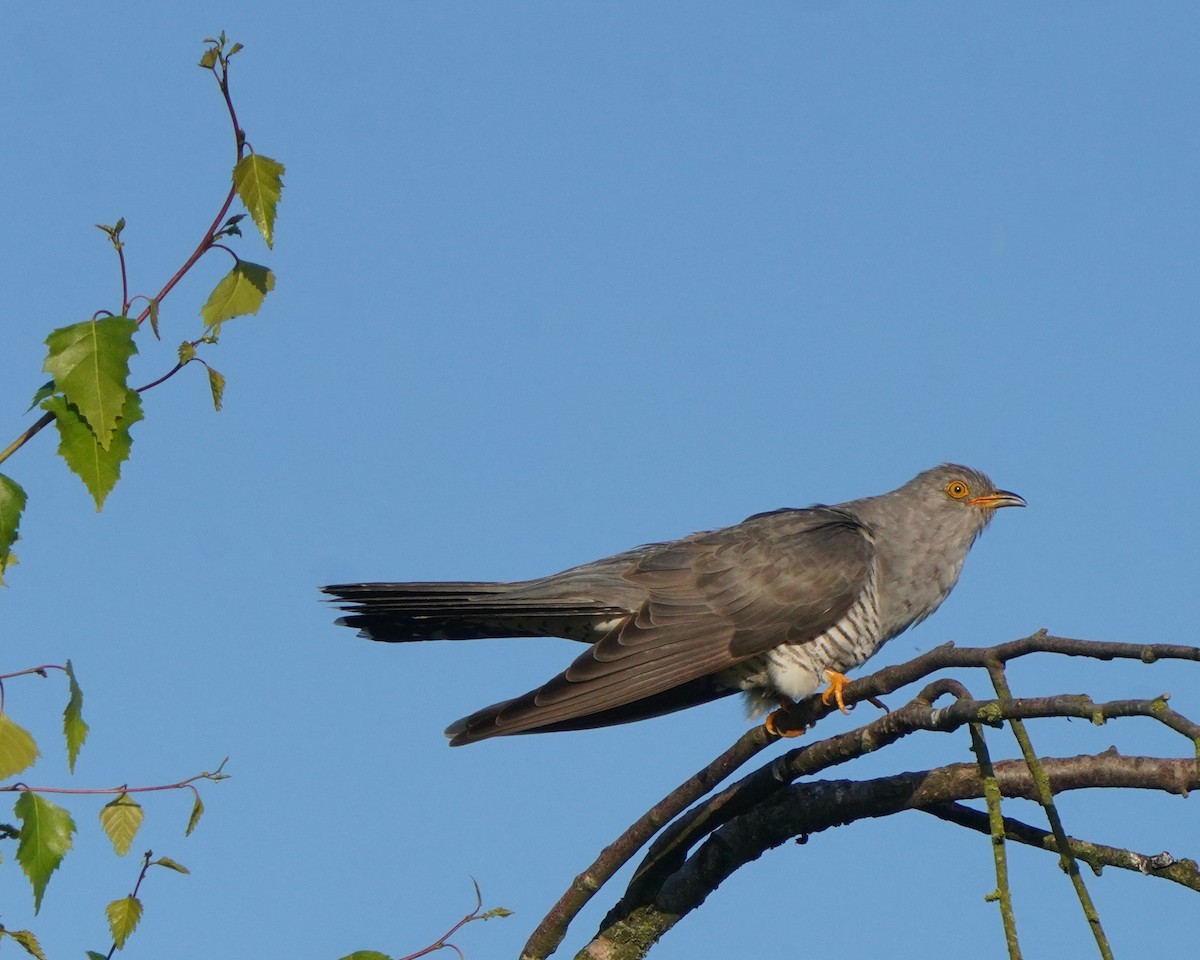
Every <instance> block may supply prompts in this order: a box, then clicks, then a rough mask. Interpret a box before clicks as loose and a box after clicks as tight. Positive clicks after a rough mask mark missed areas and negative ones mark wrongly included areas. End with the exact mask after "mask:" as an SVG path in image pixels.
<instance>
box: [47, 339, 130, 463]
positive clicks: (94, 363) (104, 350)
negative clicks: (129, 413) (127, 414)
mask: <svg viewBox="0 0 1200 960" xmlns="http://www.w3.org/2000/svg"><path fill="white" fill-rule="evenodd" d="M136 332H137V323H136V321H134V320H131V319H130V318H129V317H105V318H104V319H102V320H85V321H84V322H83V323H76V324H73V325H71V326H69V327H61V328H60V329H58V330H55V331H54V332H53V333H51V334H50V336H48V337H47V338H46V345H47V346H48V347H49V348H50V353H49V355H48V356H47V357H46V362H45V364H43V369H44V370H45V371H46V372H47V373H48V374H50V375H51V376H52V377H54V384H55V386H56V387H57V388H58V390H59V391H60V392H62V393H63V395H64V396H66V398H67V402H68V403H71V404H73V405H74V406H75V409H76V410H78V411H79V415H80V416H81V417H82V418H83V420H84V421H85V422H86V423H87V425H88V426H89V427H90V428H91V431H92V433H93V434H94V435H95V437H96V440H97V442H99V444H100V447H101V449H103V450H107V449H108V448H109V445H110V444H111V443H112V441H113V434H114V433H115V432H116V429H117V420H118V419H120V417H121V415H122V412H123V410H124V408H125V404H126V403H128V402H129V394H130V390H129V387H128V385H127V384H126V381H127V380H128V379H129V358H130V357H132V356H133V355H134V354H135V353H137V347H136V346H135V345H134V342H133V335H134V334H135V333H136Z"/></svg>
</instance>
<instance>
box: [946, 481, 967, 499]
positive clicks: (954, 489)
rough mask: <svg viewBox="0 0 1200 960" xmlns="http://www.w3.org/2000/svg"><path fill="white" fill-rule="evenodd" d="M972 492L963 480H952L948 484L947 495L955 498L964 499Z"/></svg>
mask: <svg viewBox="0 0 1200 960" xmlns="http://www.w3.org/2000/svg"><path fill="white" fill-rule="evenodd" d="M970 493H971V491H970V490H969V489H968V488H967V485H966V484H965V483H963V482H962V481H961V480H951V481H950V482H949V483H948V484H946V496H948V497H950V498H952V499H954V500H964V499H966V497H967V496H968V495H969V494H970Z"/></svg>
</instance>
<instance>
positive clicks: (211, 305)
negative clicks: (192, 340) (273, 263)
mask: <svg viewBox="0 0 1200 960" xmlns="http://www.w3.org/2000/svg"><path fill="white" fill-rule="evenodd" d="M274 289H275V274H273V273H272V272H271V271H270V270H268V269H267V268H266V267H264V266H261V265H260V264H257V263H250V262H249V261H247V260H239V261H238V262H237V264H236V265H235V266H234V268H233V269H232V270H230V271H229V272H228V273H227V274H225V276H224V277H222V278H221V282H220V283H218V284H217V285H216V286H215V287H214V288H213V292H212V293H211V294H209V297H208V301H207V302H206V303H205V304H204V306H203V307H201V308H200V316H201V317H203V318H204V325H205V326H206V327H217V326H220V325H221V324H222V323H224V322H225V321H226V320H232V319H233V318H234V317H240V316H244V315H245V314H248V313H258V308H259V307H261V306H262V302H263V299H264V298H265V297H266V295H267V294H268V293H269V292H270V291H272V290H274Z"/></svg>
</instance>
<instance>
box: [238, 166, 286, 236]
mask: <svg viewBox="0 0 1200 960" xmlns="http://www.w3.org/2000/svg"><path fill="white" fill-rule="evenodd" d="M283 174H284V166H283V164H282V163H280V162H279V161H278V160H272V159H271V158H270V157H264V156H263V155H262V154H261V153H248V154H246V156H244V157H242V159H241V160H239V161H238V162H237V166H236V167H234V168H233V187H234V189H235V190H237V194H238V196H239V197H241V200H242V203H243V204H244V205H245V207H246V210H247V211H249V213H250V217H251V219H253V220H254V223H255V224H256V225H257V227H258V231H259V233H261V234H262V236H263V239H264V240H265V241H267V246H268V247H271V246H273V245H274V230H275V207H276V205H277V204H278V203H279V197H280V194H281V193H282V192H283Z"/></svg>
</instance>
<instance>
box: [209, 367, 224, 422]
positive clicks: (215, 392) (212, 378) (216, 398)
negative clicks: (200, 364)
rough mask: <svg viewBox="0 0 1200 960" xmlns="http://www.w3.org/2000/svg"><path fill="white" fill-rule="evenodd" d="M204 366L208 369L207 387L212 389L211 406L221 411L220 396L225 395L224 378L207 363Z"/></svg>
mask: <svg viewBox="0 0 1200 960" xmlns="http://www.w3.org/2000/svg"><path fill="white" fill-rule="evenodd" d="M204 366H205V369H207V370H208V388H209V389H210V390H211V391H212V398H213V406H214V407H215V408H216V409H217V412H218V413H219V412H220V411H221V398H222V397H223V396H224V395H225V378H224V377H223V376H221V374H219V373H217V371H216V370H214V369H213V368H212V367H210V366H209V365H208V364H207V363H206V364H205V365H204Z"/></svg>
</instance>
